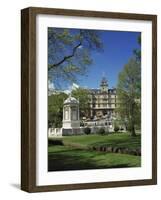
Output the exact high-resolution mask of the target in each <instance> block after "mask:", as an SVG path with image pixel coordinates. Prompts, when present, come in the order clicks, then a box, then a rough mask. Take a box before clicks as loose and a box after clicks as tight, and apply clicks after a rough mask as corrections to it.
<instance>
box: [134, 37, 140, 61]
mask: <svg viewBox="0 0 161 200" xmlns="http://www.w3.org/2000/svg"><path fill="white" fill-rule="evenodd" d="M138 44H139V45H140V46H141V35H139V37H138ZM133 52H134V56H135V58H136V60H137V61H138V62H141V49H134V51H133Z"/></svg>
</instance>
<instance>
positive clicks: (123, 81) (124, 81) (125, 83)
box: [117, 59, 141, 135]
mask: <svg viewBox="0 0 161 200" xmlns="http://www.w3.org/2000/svg"><path fill="white" fill-rule="evenodd" d="M117 95H118V108H117V112H118V113H119V115H120V117H121V118H122V119H123V121H124V122H125V125H126V126H127V125H129V126H130V127H131V134H132V135H135V125H140V120H141V119H140V117H141V66H140V63H138V62H137V61H136V60H135V59H130V60H129V62H128V63H127V64H126V65H125V66H124V68H123V70H122V71H121V72H120V74H119V80H118V85H117Z"/></svg>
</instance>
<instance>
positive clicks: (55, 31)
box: [48, 28, 103, 85]
mask: <svg viewBox="0 0 161 200" xmlns="http://www.w3.org/2000/svg"><path fill="white" fill-rule="evenodd" d="M102 48H103V44H102V42H101V40H100V37H99V32H98V31H95V30H83V29H67V28H48V74H49V78H50V79H52V80H53V81H54V84H55V85H57V84H58V83H59V82H60V81H66V82H76V81H77V78H76V77H77V75H85V73H86V71H87V68H88V66H89V65H91V64H92V58H91V56H90V52H91V51H96V50H98V51H99V50H102Z"/></svg>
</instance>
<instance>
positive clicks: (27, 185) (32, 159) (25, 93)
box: [21, 7, 157, 192]
mask: <svg viewBox="0 0 161 200" xmlns="http://www.w3.org/2000/svg"><path fill="white" fill-rule="evenodd" d="M38 14H47V15H63V16H79V17H99V18H113V19H128V20H130V19H131V20H147V21H151V22H152V179H143V180H130V181H129V180H128V181H127V180H125V181H111V182H99V183H98V182H97V183H81V184H64V185H47V186H37V185H36V16H37V15H38ZM156 184H157V15H146V14H135V13H119V12H100V11H85V10H68V9H54V8H40V7H29V8H25V9H22V10H21V190H24V191H27V192H46V191H62V190H78V189H96V188H107V187H109V188H110V187H125V186H138V185H156Z"/></svg>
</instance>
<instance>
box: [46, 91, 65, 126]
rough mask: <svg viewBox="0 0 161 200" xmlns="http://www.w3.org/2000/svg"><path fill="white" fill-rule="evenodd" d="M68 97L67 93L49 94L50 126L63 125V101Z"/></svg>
mask: <svg viewBox="0 0 161 200" xmlns="http://www.w3.org/2000/svg"><path fill="white" fill-rule="evenodd" d="M67 97H68V95H67V94H65V93H60V94H53V95H51V96H48V126H49V127H57V128H59V127H62V120H63V102H64V100H65V99H66V98H67Z"/></svg>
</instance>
